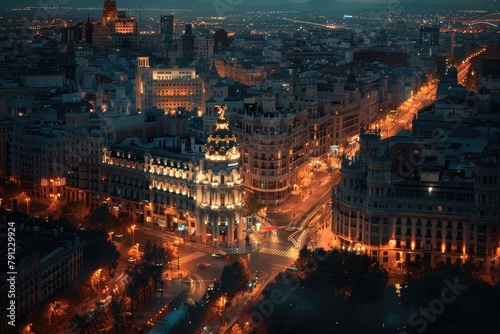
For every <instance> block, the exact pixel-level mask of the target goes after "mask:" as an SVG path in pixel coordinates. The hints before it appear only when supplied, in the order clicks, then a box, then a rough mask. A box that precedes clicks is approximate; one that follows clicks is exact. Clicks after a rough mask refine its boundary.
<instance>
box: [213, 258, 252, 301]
mask: <svg viewBox="0 0 500 334" xmlns="http://www.w3.org/2000/svg"><path fill="white" fill-rule="evenodd" d="M249 282H250V270H249V269H248V266H247V263H246V262H245V260H243V259H242V258H238V259H237V260H236V261H234V262H233V263H231V264H229V265H227V266H225V267H224V269H223V270H222V275H221V286H220V288H221V292H222V293H227V296H228V297H229V298H230V299H232V298H234V296H236V295H237V294H238V293H240V292H243V291H247V290H248V283H249Z"/></svg>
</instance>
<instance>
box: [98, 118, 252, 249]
mask: <svg viewBox="0 0 500 334" xmlns="http://www.w3.org/2000/svg"><path fill="white" fill-rule="evenodd" d="M237 146H238V142H237V140H236V137H235V136H234V134H232V132H231V131H230V130H229V126H228V122H227V120H226V119H225V118H224V112H221V113H220V116H219V118H218V120H217V123H216V128H215V131H214V132H213V133H212V134H210V135H209V137H208V139H207V142H206V144H204V143H199V142H197V141H196V140H195V139H194V138H192V137H182V136H166V137H157V138H155V139H154V141H153V142H151V143H148V144H144V143H141V142H140V141H139V140H137V139H128V140H124V141H123V142H122V143H120V144H115V145H112V146H110V147H105V148H103V154H102V161H101V164H100V169H101V172H100V173H101V175H103V178H102V182H100V183H101V185H102V195H101V198H102V200H106V202H107V203H108V205H110V207H111V208H112V209H113V210H115V211H125V212H127V213H128V214H129V215H131V216H134V217H135V218H136V220H137V222H138V223H144V224H146V225H153V224H154V225H158V226H160V227H163V228H165V229H168V230H176V231H179V233H180V234H181V235H182V236H184V237H187V238H190V239H191V240H196V241H198V242H204V243H210V244H214V245H215V246H218V247H226V246H228V245H230V244H233V243H236V242H238V241H240V240H242V233H243V226H242V225H243V224H240V222H241V210H242V206H243V180H242V178H241V174H240V168H239V157H240V155H239V153H238V150H237Z"/></svg>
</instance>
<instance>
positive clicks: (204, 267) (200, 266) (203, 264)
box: [197, 263, 210, 269]
mask: <svg viewBox="0 0 500 334" xmlns="http://www.w3.org/2000/svg"><path fill="white" fill-rule="evenodd" d="M197 266H198V268H201V269H208V267H210V265H209V264H208V263H198V264H197Z"/></svg>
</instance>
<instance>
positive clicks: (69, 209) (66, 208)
mask: <svg viewBox="0 0 500 334" xmlns="http://www.w3.org/2000/svg"><path fill="white" fill-rule="evenodd" d="M88 213H89V210H88V209H87V207H85V204H84V203H83V202H69V201H68V202H64V201H55V202H53V203H52V204H51V205H50V206H49V207H48V208H47V210H45V214H46V215H51V216H54V217H57V218H59V219H61V220H64V221H67V222H69V223H70V224H72V225H74V226H81V225H85V224H86V220H87V216H88Z"/></svg>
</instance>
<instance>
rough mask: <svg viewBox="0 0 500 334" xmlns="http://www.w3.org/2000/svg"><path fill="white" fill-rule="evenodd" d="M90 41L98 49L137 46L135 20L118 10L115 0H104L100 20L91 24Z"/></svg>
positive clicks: (137, 36)
mask: <svg viewBox="0 0 500 334" xmlns="http://www.w3.org/2000/svg"><path fill="white" fill-rule="evenodd" d="M92 43H93V45H94V46H96V47H98V48H100V49H110V48H113V49H114V48H133V47H137V46H139V44H140V43H139V34H138V26H137V21H136V19H135V17H134V16H131V17H127V15H126V13H125V11H118V10H117V8H116V2H115V0H104V8H103V11H102V16H101V21H100V22H96V23H95V24H93V25H92Z"/></svg>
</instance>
